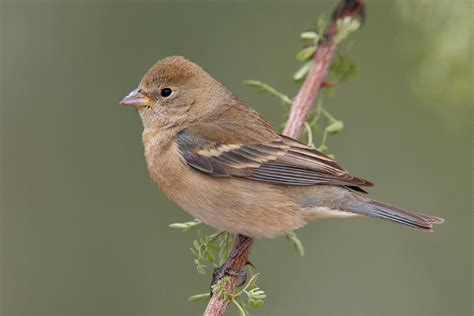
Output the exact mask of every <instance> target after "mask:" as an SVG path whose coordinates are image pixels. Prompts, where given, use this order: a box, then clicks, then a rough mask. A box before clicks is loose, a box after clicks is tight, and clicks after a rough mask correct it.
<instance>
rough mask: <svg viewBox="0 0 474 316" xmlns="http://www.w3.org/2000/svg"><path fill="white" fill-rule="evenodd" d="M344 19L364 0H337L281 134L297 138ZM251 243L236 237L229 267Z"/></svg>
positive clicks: (219, 307) (212, 308)
mask: <svg viewBox="0 0 474 316" xmlns="http://www.w3.org/2000/svg"><path fill="white" fill-rule="evenodd" d="M344 17H352V18H354V19H362V20H363V19H364V17H365V11H364V0H341V1H340V3H339V4H338V6H337V7H336V9H335V10H334V13H333V15H332V19H331V24H330V25H329V27H328V29H327V31H326V33H325V36H324V37H325V40H324V41H323V42H322V43H321V44H320V45H319V48H318V49H317V50H316V52H315V53H314V56H313V60H312V63H311V66H310V70H309V72H308V74H307V76H306V79H305V81H304V83H303V85H302V87H301V89H300V91H299V92H298V94H297V96H296V97H295V99H294V100H293V103H292V106H291V111H290V116H289V118H288V121H287V123H286V127H285V130H284V131H283V134H284V135H286V136H289V137H292V138H295V139H298V138H299V137H300V135H301V133H302V132H303V129H304V123H305V122H306V118H307V116H308V113H309V110H310V109H311V106H312V105H313V104H314V101H315V100H316V98H317V97H318V93H319V89H320V87H321V86H323V84H324V81H325V79H326V77H327V74H328V70H329V66H330V65H331V62H332V60H333V58H334V56H335V54H336V43H335V42H333V41H331V39H333V38H334V36H335V35H336V34H337V33H338V29H337V24H336V21H337V20H339V19H342V18H344ZM253 242H254V240H253V239H251V238H250V237H247V236H243V235H240V234H239V235H237V237H236V238H235V242H234V245H233V248H232V249H233V250H236V249H239V248H240V247H241V245H243V244H244V243H247V246H246V247H245V249H244V250H243V251H242V253H241V254H240V255H239V256H237V257H236V258H234V259H233V260H232V261H231V262H230V265H231V267H232V268H233V269H235V270H242V269H244V267H245V265H246V264H247V263H248V257H249V254H250V251H251V249H252V245H253ZM237 281H238V277H234V276H231V277H230V278H229V281H228V282H226V283H224V284H223V286H224V288H225V289H226V290H227V292H228V293H233V292H234V290H235V288H236V283H237ZM229 303H230V301H229V300H226V299H225V298H224V297H217V295H212V296H211V299H210V301H209V303H208V305H207V308H206V310H205V312H204V316H222V315H224V313H225V311H226V309H227V306H228V305H229Z"/></svg>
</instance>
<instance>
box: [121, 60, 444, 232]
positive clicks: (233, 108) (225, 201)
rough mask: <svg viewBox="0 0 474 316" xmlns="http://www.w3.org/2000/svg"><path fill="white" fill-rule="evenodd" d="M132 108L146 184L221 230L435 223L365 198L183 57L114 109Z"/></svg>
mask: <svg viewBox="0 0 474 316" xmlns="http://www.w3.org/2000/svg"><path fill="white" fill-rule="evenodd" d="M121 103H122V104H124V105H130V106H133V107H135V108H137V109H138V113H139V115H140V117H141V119H142V121H143V126H144V131H143V144H144V146H145V158H146V163H147V166H148V170H149V173H150V176H151V178H152V179H153V181H154V183H155V184H156V185H157V186H158V187H159V188H160V189H161V190H162V191H163V192H164V193H165V194H166V195H167V196H168V197H169V198H170V199H171V200H173V201H174V202H176V203H177V204H178V205H179V206H181V207H182V208H183V209H184V210H185V211H187V212H189V213H190V214H191V215H192V216H194V217H195V218H198V219H200V220H201V221H203V222H204V223H206V224H208V225H210V226H212V227H214V228H216V229H218V230H222V231H229V232H233V233H239V234H242V235H245V236H249V237H274V236H277V235H280V234H282V233H285V232H288V231H291V230H294V229H297V228H300V227H301V226H303V225H305V224H306V223H307V222H308V221H312V220H316V219H321V218H330V217H350V216H358V215H365V216H370V217H376V218H381V219H385V220H388V221H392V222H395V223H399V224H403V225H407V226H410V227H414V228H418V229H421V230H425V231H431V230H432V227H433V224H441V223H442V222H443V219H442V218H439V217H435V216H429V215H424V214H419V213H413V212H409V211H406V210H403V209H400V208H397V207H394V206H391V205H388V204H385V203H382V202H378V201H374V200H372V199H370V198H367V197H365V196H363V193H364V192H365V191H364V190H363V189H361V187H366V186H372V185H373V184H372V183H371V182H369V181H367V180H363V179H360V178H356V177H353V176H351V175H350V174H349V173H348V172H347V171H346V170H345V169H343V168H342V167H341V166H339V165H338V164H337V163H336V162H335V161H334V160H333V159H331V158H329V157H327V156H325V155H323V154H322V153H320V152H319V151H317V150H316V149H314V148H311V147H308V146H306V145H304V144H302V143H300V142H298V141H297V140H294V139H291V138H289V137H286V136H283V135H280V134H279V133H278V132H276V131H275V129H273V128H272V126H271V125H270V123H268V122H267V121H266V120H265V119H264V118H262V117H261V116H260V115H259V114H258V113H257V112H255V111H254V110H253V109H252V108H250V107H249V106H248V105H247V104H245V103H244V102H242V101H241V100H239V99H238V98H237V97H236V96H234V95H233V94H232V93H231V92H230V91H229V90H227V89H226V88H225V87H224V86H223V85H222V84H221V83H220V82H219V81H217V80H215V79H214V78H212V77H211V76H210V75H209V74H208V73H206V72H205V71H204V70H203V69H202V68H201V67H199V66H198V65H196V64H194V63H192V62H190V61H188V60H186V59H184V58H183V57H167V58H164V59H162V60H160V61H158V62H157V63H156V64H155V65H154V66H153V67H152V68H151V69H150V70H149V71H148V72H147V73H146V74H145V76H144V77H143V79H142V81H141V82H140V84H139V86H138V88H137V89H135V90H133V91H132V92H131V93H130V94H129V95H128V96H126V97H125V98H124V99H123V100H122V101H121Z"/></svg>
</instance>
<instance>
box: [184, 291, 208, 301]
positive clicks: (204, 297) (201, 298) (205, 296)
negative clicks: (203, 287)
mask: <svg viewBox="0 0 474 316" xmlns="http://www.w3.org/2000/svg"><path fill="white" fill-rule="evenodd" d="M210 298H211V293H202V294H196V295H192V296H190V297H189V298H188V302H202V301H208V300H209V299H210Z"/></svg>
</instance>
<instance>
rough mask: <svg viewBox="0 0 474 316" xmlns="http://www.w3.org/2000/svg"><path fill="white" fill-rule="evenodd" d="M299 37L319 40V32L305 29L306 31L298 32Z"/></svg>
mask: <svg viewBox="0 0 474 316" xmlns="http://www.w3.org/2000/svg"><path fill="white" fill-rule="evenodd" d="M300 38H301V39H302V40H313V41H315V42H316V41H319V38H320V36H319V34H318V33H316V32H314V31H307V32H303V33H301V34H300Z"/></svg>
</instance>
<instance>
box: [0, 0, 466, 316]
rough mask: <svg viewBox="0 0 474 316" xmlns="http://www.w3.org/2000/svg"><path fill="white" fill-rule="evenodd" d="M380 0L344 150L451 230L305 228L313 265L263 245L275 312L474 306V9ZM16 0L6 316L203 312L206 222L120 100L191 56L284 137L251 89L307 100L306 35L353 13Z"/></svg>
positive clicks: (459, 311)
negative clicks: (191, 209)
mask: <svg viewBox="0 0 474 316" xmlns="http://www.w3.org/2000/svg"><path fill="white" fill-rule="evenodd" d="M368 2H369V3H368V10H367V14H368V19H367V23H366V24H365V25H364V27H363V28H362V29H361V30H360V31H358V32H356V33H355V34H354V35H353V36H351V37H350V39H349V40H348V43H346V51H347V52H348V53H350V55H351V56H352V57H353V58H354V59H355V60H356V61H357V63H358V66H359V69H360V76H359V77H358V78H356V79H354V80H351V81H349V82H347V83H343V84H340V85H339V86H338V87H337V89H336V94H335V95H334V96H331V97H326V98H325V104H326V106H327V107H328V108H329V109H330V110H331V111H332V112H333V113H334V114H335V115H336V116H337V117H338V118H339V119H341V120H343V121H344V122H345V126H346V128H345V129H344V131H343V132H342V133H341V134H339V135H337V136H335V137H331V138H330V140H329V144H328V145H329V147H330V150H331V151H332V152H333V153H335V154H336V156H337V159H338V161H339V162H340V163H341V164H342V165H344V166H345V167H346V168H347V169H348V170H350V171H351V172H352V173H353V174H355V175H357V176H362V177H365V178H367V179H370V180H373V181H374V182H375V183H376V184H377V185H376V187H375V188H373V189H371V190H370V191H371V196H372V197H374V198H378V199H381V200H383V201H386V202H390V203H393V204H396V205H399V206H401V207H405V208H409V209H412V210H419V211H424V212H426V213H429V214H433V215H438V216H442V217H444V218H445V219H446V223H445V224H444V225H442V226H438V227H436V231H435V232H434V233H422V232H419V231H415V230H411V229H408V228H405V227H401V226H398V225H393V224H389V223H386V222H382V221H378V220H373V219H367V218H358V219H347V220H325V221H319V222H314V223H311V224H309V225H307V226H306V227H305V228H303V229H301V230H299V231H298V234H299V236H300V238H301V239H302V241H303V242H304V245H305V246H306V256H305V257H299V256H298V255H297V254H296V252H295V251H294V250H293V249H292V248H291V246H290V245H289V244H288V243H287V242H286V240H284V238H279V239H274V240H258V241H257V243H256V245H255V248H254V250H253V252H252V255H251V260H252V262H253V263H254V264H256V266H257V268H258V271H259V272H261V273H262V276H261V279H260V282H259V283H260V285H261V286H262V287H263V288H264V289H265V290H266V292H267V294H268V298H267V299H266V303H265V306H264V307H263V308H261V309H259V310H257V311H255V312H254V314H256V315H471V314H472V312H473V305H472V304H473V303H472V301H473V218H472V195H473V190H472V178H473V157H472V154H473V134H472V122H473V118H472V109H473V100H472V86H473V80H472V78H473V76H472V74H473V68H472V67H473V66H472V59H471V58H472V43H473V42H472V36H473V35H472V34H473V28H472V26H473V23H472V17H471V14H472V9H473V8H472V4H473V2H471V1H462V0H458V1H451V2H448V1H428V2H427V1H398V2H389V1H368ZM0 3H1V4H0V19H1V20H0V27H1V29H0V35H1V42H0V45H1V47H0V53H1V57H0V58H1V62H0V80H1V81H0V82H1V86H0V89H1V91H0V146H1V147H0V164H1V165H0V166H1V169H0V209H1V218H0V219H1V227H0V233H1V262H0V263H1V287H0V290H1V301H0V304H1V309H0V311H1V312H0V314H1V315H198V314H201V313H202V311H203V309H204V306H205V305H204V304H199V303H187V302H186V299H187V297H188V296H189V295H192V294H196V293H201V292H204V291H205V290H206V289H207V287H208V284H209V279H210V276H209V275H205V276H204V277H203V276H201V275H198V274H197V273H196V271H195V267H194V264H193V261H192V255H191V253H190V251H189V247H190V246H191V241H192V240H193V239H194V237H195V233H181V232H179V231H176V230H172V229H170V228H168V224H170V223H172V222H178V221H185V220H188V219H190V217H189V216H188V215H187V214H185V213H184V212H183V211H181V210H180V209H179V208H178V207H177V206H175V205H174V204H173V203H172V202H170V201H169V200H168V199H167V198H166V197H165V196H164V195H163V194H162V193H160V192H159V190H158V189H157V188H155V187H154V186H153V184H152V182H151V181H150V179H149V177H148V174H147V170H146V167H145V162H144V157H143V147H142V144H141V129H142V127H141V122H140V121H139V118H138V116H137V114H136V113H135V111H133V110H131V109H129V108H125V107H122V106H120V105H119V104H118V101H119V100H120V99H121V98H122V97H123V96H125V95H126V94H127V93H128V92H129V91H130V90H132V89H134V88H135V87H136V86H137V84H138V82H139V80H140V79H141V76H142V75H143V74H144V72H145V71H146V70H147V69H148V68H149V67H150V66H151V65H152V64H153V63H154V62H155V61H156V60H157V59H159V58H162V57H164V56H168V55H174V54H181V55H184V56H186V57H187V58H189V59H191V60H193V61H195V62H197V63H199V64H200V65H202V66H203V67H204V68H205V69H206V70H207V71H208V72H209V73H211V74H212V75H213V76H214V77H215V78H217V79H219V80H220V81H222V82H223V83H224V84H225V85H226V86H227V87H228V88H230V89H231V90H232V91H234V92H235V93H236V94H237V95H239V96H240V97H241V98H242V99H244V100H245V101H247V102H248V103H249V104H251V105H253V106H254V107H255V108H256V109H257V110H258V111H259V112H261V113H262V114H263V115H264V116H265V117H267V118H269V119H270V120H271V121H272V122H273V123H274V124H275V125H278V124H280V123H281V121H282V115H283V108H282V107H281V106H280V105H279V104H278V103H279V102H278V101H277V100H275V99H272V98H271V97H269V96H266V95H261V94H257V93H256V92H255V91H254V90H253V89H250V88H248V87H244V86H243V85H242V81H243V80H245V79H257V80H262V81H265V82H267V83H269V84H271V85H273V86H274V87H276V88H278V89H280V90H282V91H284V92H286V93H288V94H289V95H294V94H295V93H296V91H297V89H298V86H297V85H296V84H294V83H293V82H292V81H291V74H292V73H293V72H294V71H295V70H296V69H297V67H298V66H299V64H298V62H297V61H296V60H295V57H294V56H295V53H296V52H297V50H298V49H299V48H300V43H299V40H298V35H299V33H300V32H301V31H304V30H307V29H309V28H310V27H311V26H312V25H313V23H314V22H315V21H316V20H317V18H318V16H319V15H320V14H321V13H323V12H324V13H326V15H329V14H330V12H331V11H332V9H333V7H334V5H335V2H334V1H289V0H288V1H272V2H270V1H259V2H257V1H252V2H250V1H245V2H243V1H242V2H231V1H221V2H216V1H212V2H211V1H209V2H199V3H198V2H197V1H196V2H191V1H186V2H185V1H129V2H127V1H117V2H112V1H5V0H3V1H1V0H0ZM433 8H434V9H433ZM453 8H454V9H453ZM433 10H435V11H433ZM436 10H437V11H436ZM433 12H435V13H436V12H437V15H436V14H434V13H433ZM449 27H451V29H450V28H449ZM446 30H450V32H446ZM466 30H467V31H466ZM444 46H450V47H451V49H450V50H449V49H448V51H447V52H444V51H443V49H444V48H445V47H444ZM453 46H454V48H453ZM440 50H441V51H442V54H441V53H440V54H437V55H435V56H433V55H434V54H436V53H437V52H439V51H440ZM427 72H428V75H426V73H427ZM424 78H431V79H432V80H431V81H428V80H426V79H424ZM235 313H236V312H235V310H233V311H232V312H230V313H229V314H235Z"/></svg>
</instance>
